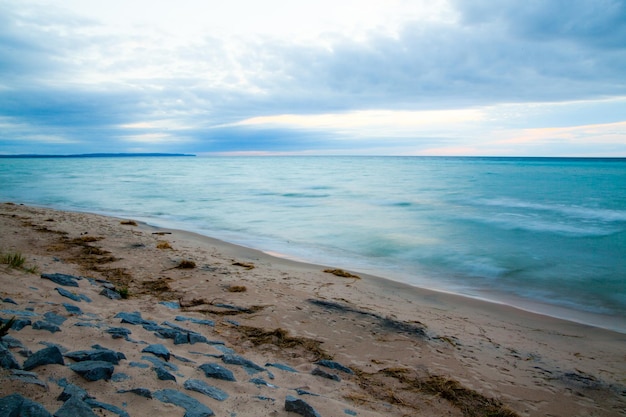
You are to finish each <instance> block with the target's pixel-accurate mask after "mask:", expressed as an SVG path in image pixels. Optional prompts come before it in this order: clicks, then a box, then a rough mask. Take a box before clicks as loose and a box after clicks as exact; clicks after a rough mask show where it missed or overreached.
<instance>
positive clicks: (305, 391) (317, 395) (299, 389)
mask: <svg viewBox="0 0 626 417" xmlns="http://www.w3.org/2000/svg"><path fill="white" fill-rule="evenodd" d="M295 391H296V392H297V393H298V395H311V396H313V397H319V396H320V395H319V394H314V393H312V392H309V391H307V390H304V389H302V388H296V389H295Z"/></svg>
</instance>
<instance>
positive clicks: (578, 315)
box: [15, 203, 626, 335]
mask: <svg viewBox="0 0 626 417" xmlns="http://www.w3.org/2000/svg"><path fill="white" fill-rule="evenodd" d="M15 204H23V203H15ZM25 205H26V206H29V207H38V208H42V209H50V210H60V211H68V212H76V213H84V214H93V215H97V216H105V217H112V218H116V219H122V218H125V217H120V216H119V213H112V212H108V211H102V212H101V211H89V210H87V209H85V210H80V209H78V208H69V207H68V208H56V207H55V206H47V205H39V204H31V203H26V204H25ZM131 217H132V215H131ZM134 218H135V219H137V221H139V222H141V224H144V225H145V226H146V227H151V228H154V229H155V230H160V229H162V230H164V231H170V232H181V233H187V234H189V235H196V236H197V237H200V238H204V239H207V240H208V241H210V242H214V243H216V244H218V245H232V246H234V247H235V248H240V249H242V250H251V251H256V252H259V253H263V254H265V255H266V256H270V257H275V258H277V259H284V260H288V261H291V262H295V263H301V264H304V265H311V266H317V267H320V268H321V267H329V266H331V265H327V264H325V263H323V262H315V261H309V260H307V259H304V258H300V257H298V256H292V255H290V254H286V253H280V252H276V251H271V250H264V249H262V248H256V247H254V246H246V244H245V243H234V242H230V241H228V240H225V239H222V238H219V237H214V236H211V235H209V234H205V233H203V232H202V231H194V230H190V229H187V228H185V224H183V223H179V222H176V221H167V220H163V219H159V218H152V217H144V216H135V217H134ZM340 266H341V267H342V268H344V269H349V270H352V271H355V272H358V273H359V274H360V275H366V276H368V277H370V278H372V279H375V280H381V281H389V282H394V283H398V284H402V285H406V286H407V287H408V288H410V289H414V290H416V291H422V290H423V291H430V292H434V293H440V294H446V295H450V296H454V297H460V298H461V299H469V300H473V301H477V302H482V303H487V304H494V305H499V306H502V307H503V308H510V309H513V310H518V311H520V312H524V313H530V314H536V315H537V316H543V317H547V318H550V319H555V320H563V321H568V322H572V323H576V324H580V325H583V326H589V327H597V328H599V329H602V330H607V331H611V332H616V333H619V334H624V335H626V322H623V320H622V317H621V316H616V315H607V314H602V313H594V312H590V311H584V310H577V309H573V308H568V307H564V306H560V305H556V304H548V303H545V302H542V301H540V300H533V299H526V298H522V297H518V296H515V295H512V294H507V293H504V292H501V291H495V292H490V291H489V290H486V289H482V290H476V292H477V293H478V294H477V295H474V294H468V293H462V292H459V291H455V290H454V289H447V288H437V287H428V286H423V285H417V284H411V283H409V282H406V281H405V280H403V277H405V275H402V274H400V275H398V276H395V275H394V274H391V273H387V274H386V273H385V271H383V270H377V271H373V272H367V271H365V270H363V269H360V268H358V266H357V267H351V266H342V265H340ZM490 293H491V294H493V295H495V296H493V297H490V296H489V294H490Z"/></svg>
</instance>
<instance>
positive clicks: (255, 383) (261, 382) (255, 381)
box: [248, 378, 278, 388]
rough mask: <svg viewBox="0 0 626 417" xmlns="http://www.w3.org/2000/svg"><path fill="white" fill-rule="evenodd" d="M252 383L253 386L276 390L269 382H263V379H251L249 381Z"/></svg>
mask: <svg viewBox="0 0 626 417" xmlns="http://www.w3.org/2000/svg"><path fill="white" fill-rule="evenodd" d="M248 382H251V383H253V384H254V385H264V386H266V387H270V388H278V387H277V386H276V385H273V384H270V383H269V382H267V381H266V380H264V379H263V378H252V379H251V380H250V381H248Z"/></svg>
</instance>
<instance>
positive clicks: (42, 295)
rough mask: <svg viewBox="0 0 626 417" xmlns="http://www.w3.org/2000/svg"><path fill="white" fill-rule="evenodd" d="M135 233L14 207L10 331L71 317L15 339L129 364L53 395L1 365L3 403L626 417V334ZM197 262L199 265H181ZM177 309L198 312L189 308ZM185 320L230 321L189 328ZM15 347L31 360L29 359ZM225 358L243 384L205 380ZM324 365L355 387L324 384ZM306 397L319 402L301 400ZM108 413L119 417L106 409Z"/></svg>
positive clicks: (7, 214) (240, 413) (63, 371)
mask: <svg viewBox="0 0 626 417" xmlns="http://www.w3.org/2000/svg"><path fill="white" fill-rule="evenodd" d="M122 223H124V222H122V221H121V220H120V219H115V218H111V217H104V216H98V215H93V214H84V213H72V212H63V211H54V210H50V209H43V208H33V207H28V206H23V205H16V204H0V235H1V236H2V237H1V241H0V252H1V253H2V254H7V253H14V252H19V253H21V254H22V255H24V257H25V258H26V263H25V267H26V268H30V269H31V271H30V272H28V271H26V270H23V269H16V268H11V267H9V266H8V265H0V279H1V280H2V281H1V282H2V287H0V298H2V299H4V300H5V301H3V302H0V309H2V310H1V312H0V317H2V318H3V319H5V320H6V319H9V318H10V317H11V316H12V315H13V313H12V312H11V311H10V310H16V311H23V310H24V309H26V308H27V307H30V308H31V309H32V310H33V312H34V313H36V314H38V315H39V317H40V318H41V315H43V314H44V313H46V312H54V313H56V314H58V315H62V316H65V317H67V321H66V322H65V323H64V324H63V325H62V326H60V327H61V331H59V332H56V333H51V332H49V331H46V330H35V329H34V328H33V327H32V326H26V327H24V328H23V329H21V330H19V331H15V330H9V335H10V336H11V337H13V338H15V339H18V340H19V341H21V342H22V343H23V345H24V346H25V347H26V349H27V350H29V351H31V352H36V351H38V350H40V349H42V348H43V347H45V346H43V345H41V344H40V343H41V342H49V343H55V344H58V345H60V346H61V347H63V348H65V349H67V350H68V351H75V350H81V349H90V347H91V346H92V345H94V344H99V345H101V346H104V347H106V348H109V349H112V350H115V351H119V352H123V353H124V354H125V356H126V358H127V359H126V360H122V361H121V362H120V364H119V365H117V366H116V367H115V373H116V374H117V376H115V377H114V378H113V379H111V380H109V381H104V380H100V381H95V382H88V381H86V380H84V379H82V378H81V377H80V376H78V375H77V374H76V373H74V372H73V371H72V370H70V369H69V368H68V366H67V365H69V364H71V363H73V361H72V360H70V359H67V358H66V359H65V366H63V365H45V366H41V367H38V368H36V369H34V370H33V372H36V373H37V376H38V379H39V380H40V381H41V382H43V383H44V385H45V386H41V385H38V384H33V383H25V382H23V381H19V380H15V377H14V376H12V373H11V371H9V370H5V369H0V378H1V381H2V383H1V385H0V398H1V397H5V396H6V395H9V394H12V393H20V394H21V395H23V396H24V397H27V398H30V399H32V400H34V401H37V402H39V403H40V404H42V405H43V406H44V407H45V408H46V409H47V410H48V411H50V412H51V413H54V412H55V411H56V410H58V409H59V407H61V405H62V402H61V401H58V400H57V397H58V395H59V393H60V392H61V391H62V388H61V387H60V386H59V383H58V382H59V381H62V378H65V379H66V380H67V381H68V382H70V383H74V384H76V385H80V386H82V387H83V388H84V389H86V390H87V391H88V392H89V394H90V395H91V396H92V397H95V399H96V400H97V401H100V402H103V403H108V404H112V405H115V406H117V407H119V408H120V409H123V410H124V411H126V412H127V413H128V414H129V415H130V416H148V415H149V416H152V417H157V416H183V415H184V414H185V410H183V408H180V407H178V406H176V405H172V404H166V403H163V402H161V401H159V400H157V399H154V398H153V399H148V398H144V397H141V396H138V395H136V394H133V393H118V392H117V391H118V390H128V389H133V388H138V387H142V388H147V389H149V390H150V391H151V392H153V393H154V392H155V391H158V390H162V389H175V390H179V391H181V392H184V393H185V394H187V395H189V396H191V397H193V398H196V399H197V400H199V401H201V402H202V403H204V404H205V405H206V406H208V407H209V408H211V409H212V410H213V411H214V412H215V414H216V415H217V416H237V417H244V416H288V415H295V414H293V413H291V412H287V411H286V410H285V398H286V397H287V396H288V395H291V396H294V397H296V398H301V399H303V400H304V401H306V402H307V403H308V404H309V405H311V406H312V407H313V408H314V409H315V410H317V412H318V413H319V415H321V416H327V417H328V416H349V415H357V416H381V415H384V416H463V415H465V416H474V415H476V416H479V415H503V416H504V415H520V416H625V415H626V411H625V410H626V335H624V334H620V333H615V332H611V331H607V330H603V329H598V328H594V327H589V326H584V325H580V324H576V323H572V322H568V321H563V320H558V319H553V318H550V317H546V316H541V315H535V314H531V313H528V312H523V311H520V310H516V309H513V308H510V307H506V306H502V305H497V304H491V303H486V302H481V301H477V300H472V299H468V298H464V297H458V296H454V295H450V294H443V293H437V292H432V291H428V290H422V289H417V288H413V287H409V286H406V285H402V284H399V283H396V282H393V281H388V280H384V279H380V278H376V277H369V276H361V277H359V278H355V277H352V278H350V277H340V276H337V275H334V274H331V273H328V272H324V269H326V267H321V266H316V265H309V264H303V263H298V262H293V261H289V260H285V259H281V258H276V257H272V256H270V255H268V254H264V253H262V252H258V251H254V250H250V249H246V248H242V247H238V246H234V245H230V244H227V243H224V242H221V241H216V240H213V239H210V238H207V237H204V236H200V235H195V234H192V233H187V232H181V231H175V230H163V229H156V228H153V227H150V226H148V225H145V224H137V225H133V223H131V224H122ZM182 261H190V262H193V263H194V264H195V267H190V268H180V267H177V266H181V262H182ZM189 266H193V264H190V265H189ZM33 269H36V271H34V272H33ZM41 273H64V274H71V275H74V276H83V277H90V278H95V279H105V280H108V281H110V282H112V283H113V284H114V285H115V286H116V288H117V289H125V288H127V289H128V293H129V294H130V297H129V298H128V299H122V300H117V301H114V300H110V299H108V298H106V297H104V296H102V295H99V292H100V291H101V290H102V288H101V286H100V285H99V284H98V283H94V281H91V282H90V281H89V280H86V279H83V280H81V281H79V288H66V289H68V290H71V291H73V292H74V293H75V294H78V295H81V294H82V295H83V296H87V297H88V298H89V299H91V300H92V302H86V301H81V302H74V301H71V300H69V299H68V298H65V297H63V296H61V295H60V294H59V293H58V292H57V290H56V288H58V287H59V285H58V284H55V283H54V282H52V281H49V280H47V279H42V278H41V277H40V274H41ZM7 298H9V299H11V300H12V301H14V302H15V303H16V304H12V303H10V302H9V301H7V300H6V299H7ZM162 301H171V302H174V303H176V302H178V303H180V305H181V306H182V307H181V308H180V309H173V308H170V307H168V306H167V305H165V304H162V303H161V302H162ZM63 303H69V304H73V305H75V306H78V307H80V309H81V310H82V312H83V314H82V315H77V314H70V313H68V312H67V311H66V309H65V307H63V305H62V304H63ZM229 306H230V307H229ZM235 307H236V308H235ZM135 311H138V312H140V313H141V314H142V317H143V318H145V319H148V320H153V321H155V322H157V323H159V324H161V323H163V322H165V321H169V322H173V323H176V324H179V325H180V326H183V327H185V328H187V329H189V330H192V331H195V332H197V333H200V334H202V335H203V336H205V337H206V338H207V339H210V340H213V341H221V342H223V343H224V345H212V344H206V343H195V344H174V343H173V341H172V340H170V339H159V338H157V337H156V336H155V335H154V332H151V331H148V330H145V329H144V328H142V327H141V326H133V325H130V324H122V323H121V321H120V319H119V318H115V315H116V314H117V313H119V312H135ZM176 316H185V317H188V318H195V319H202V320H206V319H208V320H212V321H213V322H215V325H214V326H208V325H203V324H196V323H193V322H189V321H186V322H180V321H175V317H176ZM77 323H92V324H93V325H94V327H85V326H76V325H75V324H77ZM109 327H125V328H127V329H128V330H130V331H131V332H132V334H131V335H130V338H131V341H127V340H124V339H113V338H112V337H111V335H110V334H108V333H106V329H108V328H109ZM133 340H134V341H136V342H137V341H144V342H146V343H149V344H154V343H160V344H163V345H164V346H165V347H166V348H167V349H169V351H170V352H171V353H172V354H173V355H176V356H175V357H174V358H172V359H171V360H170V362H169V363H171V364H174V365H175V366H176V367H177V370H176V371H170V372H171V373H172V374H174V376H175V377H176V381H162V380H159V379H157V377H156V373H155V371H154V369H153V365H152V364H151V363H150V362H149V361H148V360H147V359H145V358H144V357H145V356H152V355H150V354H147V353H142V352H141V350H142V349H144V348H145V346H146V345H144V344H141V343H134V342H132V341H133ZM224 348H228V349H232V351H234V352H235V353H236V354H237V355H241V356H243V357H245V358H246V359H249V360H251V361H252V362H254V363H256V364H259V365H261V366H264V367H265V369H266V370H267V371H270V372H271V374H270V373H269V372H267V371H263V372H260V373H258V374H254V375H252V374H250V373H249V372H247V371H246V369H245V368H243V367H241V366H237V365H232V364H225V363H223V362H222V361H221V359H220V357H221V355H223V354H224V351H226V352H228V350H227V349H224ZM11 351H12V353H13V354H14V356H15V357H16V359H17V361H18V362H19V363H23V361H24V360H25V358H24V357H23V355H20V353H18V351H19V349H18V348H13V349H11ZM324 358H332V359H333V360H334V361H336V362H338V363H340V364H342V365H345V366H347V367H349V368H351V369H352V370H353V371H354V375H350V374H348V373H345V372H342V371H338V370H333V369H328V368H325V367H322V366H318V365H315V364H314V362H315V361H317V360H319V359H324ZM185 359H188V360H190V362H186V361H185ZM131 362H133V363H135V362H141V363H145V364H147V365H149V366H148V367H137V366H131ZM209 362H213V363H219V364H221V365H222V366H224V367H226V368H228V369H230V370H232V372H233V373H234V375H235V378H236V382H229V381H222V380H217V379H211V378H207V377H205V375H204V373H203V372H202V371H201V370H199V369H198V367H199V366H200V365H202V364H204V363H209ZM268 363H273V364H277V363H278V364H283V365H287V366H289V367H291V368H293V369H294V370H295V371H297V372H289V371H285V370H282V369H279V368H277V367H274V366H265V365H266V364H268ZM317 368H319V369H323V370H324V371H326V372H328V373H330V374H334V375H337V376H338V377H340V381H335V380H331V379H327V378H324V377H322V376H317V375H313V374H312V371H314V370H315V369H317ZM272 376H273V377H274V378H273V379H270V378H271V377H272ZM191 378H193V379H200V380H203V381H205V382H206V383H208V384H210V385H212V386H215V387H218V388H219V389H221V390H223V391H224V392H227V393H228V394H229V398H228V399H226V400H224V401H217V400H215V399H212V398H209V397H207V396H204V395H202V394H199V393H196V392H192V391H188V390H185V388H183V384H184V382H185V381H186V380H188V379H191ZM252 378H263V379H264V380H265V381H266V382H268V383H269V384H270V386H268V385H260V384H255V383H253V382H250V380H251V379H252ZM298 388H299V389H303V390H306V391H308V392H310V393H313V394H317V395H315V396H314V395H306V394H304V395H299V394H298V393H297V391H295V389H298ZM97 413H98V415H105V416H114V415H117V414H115V413H113V412H111V411H106V410H101V409H98V410H97ZM490 413H492V414H490Z"/></svg>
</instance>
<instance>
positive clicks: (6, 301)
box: [2, 297, 17, 305]
mask: <svg viewBox="0 0 626 417" xmlns="http://www.w3.org/2000/svg"><path fill="white" fill-rule="evenodd" d="M2 302H3V303H7V304H15V305H17V303H16V302H15V301H13V299H11V298H9V297H7V298H3V299H2Z"/></svg>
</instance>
